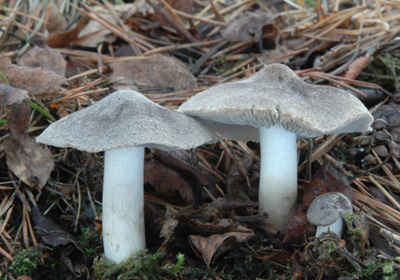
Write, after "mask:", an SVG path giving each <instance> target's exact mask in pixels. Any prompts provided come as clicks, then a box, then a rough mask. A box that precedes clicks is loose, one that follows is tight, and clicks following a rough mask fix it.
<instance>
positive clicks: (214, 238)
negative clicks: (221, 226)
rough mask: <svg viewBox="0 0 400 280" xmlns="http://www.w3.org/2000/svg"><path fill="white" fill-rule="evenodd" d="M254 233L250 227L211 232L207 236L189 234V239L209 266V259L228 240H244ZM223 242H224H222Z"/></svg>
mask: <svg viewBox="0 0 400 280" xmlns="http://www.w3.org/2000/svg"><path fill="white" fill-rule="evenodd" d="M253 235H254V232H253V231H252V230H250V229H247V231H244V232H228V233H223V234H213V235H210V236H208V237H203V236H199V235H190V236H189V240H190V244H191V246H192V248H193V250H194V251H195V252H196V251H198V252H200V254H201V256H202V257H203V260H204V262H205V264H206V265H207V267H210V263H211V260H212V258H213V256H214V255H215V254H216V252H217V251H218V250H221V249H223V248H222V247H223V246H226V245H227V243H228V242H229V243H230V242H238V243H242V242H246V241H247V240H249V239H250V237H251V236H253ZM224 243H225V244H224Z"/></svg>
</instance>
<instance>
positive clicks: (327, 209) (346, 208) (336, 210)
mask: <svg viewBox="0 0 400 280" xmlns="http://www.w3.org/2000/svg"><path fill="white" fill-rule="evenodd" d="M352 214H353V207H352V204H351V201H350V200H349V199H348V198H347V196H345V195H344V194H342V193H340V192H330V193H325V194H322V195H320V196H318V197H317V198H316V199H314V200H313V202H312V203H311V205H310V207H309V208H308V211H307V219H308V221H309V222H310V223H311V224H313V225H315V226H317V231H316V233H315V236H316V237H319V236H321V235H322V234H324V233H328V232H332V233H335V234H336V235H337V236H338V237H339V238H340V237H341V236H342V229H343V219H345V218H346V217H347V216H348V215H352Z"/></svg>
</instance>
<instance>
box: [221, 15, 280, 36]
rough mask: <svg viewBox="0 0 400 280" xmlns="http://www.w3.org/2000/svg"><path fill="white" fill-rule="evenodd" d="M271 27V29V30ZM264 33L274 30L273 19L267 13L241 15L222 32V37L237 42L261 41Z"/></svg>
mask: <svg viewBox="0 0 400 280" xmlns="http://www.w3.org/2000/svg"><path fill="white" fill-rule="evenodd" d="M269 27H270V28H269ZM263 29H264V31H270V29H271V30H274V29H275V27H274V23H273V17H271V16H270V15H269V14H267V13H260V14H256V13H251V12H247V13H244V14H240V15H239V16H238V17H237V18H234V19H233V20H231V22H230V23H229V24H228V26H227V27H226V28H225V29H224V30H222V31H221V34H222V37H224V38H225V39H228V40H231V41H235V42H252V41H256V42H258V41H260V40H261V37H262V35H263V33H264V32H263Z"/></svg>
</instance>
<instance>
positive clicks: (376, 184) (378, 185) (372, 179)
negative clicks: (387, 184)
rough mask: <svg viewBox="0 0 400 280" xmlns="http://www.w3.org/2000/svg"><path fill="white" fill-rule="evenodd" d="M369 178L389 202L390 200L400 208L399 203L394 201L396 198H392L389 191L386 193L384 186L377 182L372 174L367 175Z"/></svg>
mask: <svg viewBox="0 0 400 280" xmlns="http://www.w3.org/2000/svg"><path fill="white" fill-rule="evenodd" d="M369 179H370V180H371V182H372V183H373V184H374V185H375V186H376V187H377V188H378V189H379V190H380V191H381V192H382V193H383V194H384V196H386V198H387V199H389V200H390V202H392V203H393V204H394V205H395V206H396V207H397V208H398V209H399V210H400V204H399V203H398V202H397V201H396V199H394V198H393V196H391V195H390V193H388V191H387V190H385V188H384V187H383V186H382V185H381V184H379V183H378V182H377V181H376V180H375V179H374V178H373V177H372V176H369Z"/></svg>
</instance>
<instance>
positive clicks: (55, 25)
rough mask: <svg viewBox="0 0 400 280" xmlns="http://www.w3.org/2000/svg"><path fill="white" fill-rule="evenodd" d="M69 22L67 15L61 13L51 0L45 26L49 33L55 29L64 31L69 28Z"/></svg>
mask: <svg viewBox="0 0 400 280" xmlns="http://www.w3.org/2000/svg"><path fill="white" fill-rule="evenodd" d="M67 26H68V23H67V20H66V19H65V17H63V15H62V14H61V13H60V11H59V10H58V8H57V6H56V5H55V4H54V1H50V3H49V4H48V5H47V14H46V19H45V24H44V28H45V29H47V31H48V32H49V33H52V32H55V31H63V30H65V29H66V28H67Z"/></svg>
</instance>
